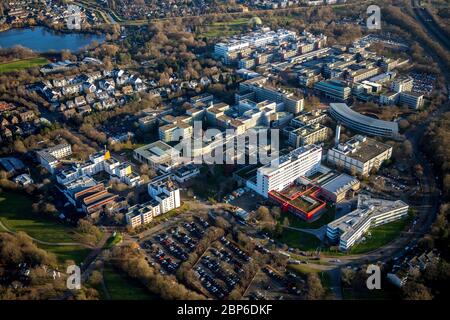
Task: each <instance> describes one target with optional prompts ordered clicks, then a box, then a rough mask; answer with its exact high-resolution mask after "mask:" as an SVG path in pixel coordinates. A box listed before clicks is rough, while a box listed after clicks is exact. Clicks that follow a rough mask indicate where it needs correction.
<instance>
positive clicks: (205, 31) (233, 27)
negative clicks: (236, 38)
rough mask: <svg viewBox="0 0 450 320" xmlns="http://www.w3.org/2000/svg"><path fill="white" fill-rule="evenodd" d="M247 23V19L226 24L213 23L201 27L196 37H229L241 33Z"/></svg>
mask: <svg viewBox="0 0 450 320" xmlns="http://www.w3.org/2000/svg"><path fill="white" fill-rule="evenodd" d="M248 21H249V19H247V18H239V19H234V20H232V21H227V22H214V23H212V24H209V25H205V26H203V27H202V31H201V32H200V33H199V35H198V36H199V37H201V38H218V37H229V36H232V35H235V34H238V33H241V32H242V31H243V30H244V27H246V26H247V25H248Z"/></svg>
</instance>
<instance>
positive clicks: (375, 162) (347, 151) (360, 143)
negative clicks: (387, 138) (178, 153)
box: [327, 134, 392, 176]
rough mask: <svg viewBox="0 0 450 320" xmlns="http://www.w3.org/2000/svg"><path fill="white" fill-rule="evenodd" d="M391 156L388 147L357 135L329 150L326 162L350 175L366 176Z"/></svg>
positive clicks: (389, 147)
mask: <svg viewBox="0 0 450 320" xmlns="http://www.w3.org/2000/svg"><path fill="white" fill-rule="evenodd" d="M391 156H392V147H391V146H390V145H387V144H384V143H381V142H378V141H376V140H374V139H369V138H367V137H365V136H362V135H359V134H358V135H356V136H354V137H353V138H351V139H350V140H348V141H347V142H345V143H340V144H338V145H337V146H336V147H334V148H332V149H329V150H328V154H327V161H328V163H331V164H334V165H335V166H337V167H339V168H342V169H345V170H347V171H348V172H350V173H351V174H352V175H356V174H358V175H361V176H368V175H369V174H370V171H371V170H372V169H378V168H379V167H380V166H381V164H382V163H383V161H385V160H388V159H390V158H391Z"/></svg>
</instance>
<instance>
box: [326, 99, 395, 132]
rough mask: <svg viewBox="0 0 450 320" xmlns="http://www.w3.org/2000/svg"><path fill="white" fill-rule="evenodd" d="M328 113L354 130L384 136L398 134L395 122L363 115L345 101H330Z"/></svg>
mask: <svg viewBox="0 0 450 320" xmlns="http://www.w3.org/2000/svg"><path fill="white" fill-rule="evenodd" d="M329 113H330V115H331V117H333V119H334V120H336V121H337V122H339V123H342V124H343V125H344V126H345V127H346V128H348V129H350V130H353V131H356V132H360V133H363V134H367V135H370V136H379V137H386V138H396V137H397V136H398V134H399V133H398V123H397V122H394V121H384V120H379V119H375V118H372V117H369V116H365V115H363V114H360V113H358V112H356V111H354V110H352V109H350V108H349V106H347V104H345V103H330V108H329Z"/></svg>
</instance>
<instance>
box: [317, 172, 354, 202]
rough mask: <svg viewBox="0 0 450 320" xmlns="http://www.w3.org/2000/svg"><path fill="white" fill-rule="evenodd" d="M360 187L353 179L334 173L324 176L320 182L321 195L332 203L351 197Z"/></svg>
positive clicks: (343, 174) (346, 175)
mask: <svg viewBox="0 0 450 320" xmlns="http://www.w3.org/2000/svg"><path fill="white" fill-rule="evenodd" d="M360 185H361V183H360V182H359V180H358V179H356V178H355V177H352V176H350V175H348V174H345V173H341V174H337V173H336V172H334V171H331V172H329V173H327V174H325V175H324V177H322V179H321V180H320V189H321V195H322V196H324V197H325V198H326V199H327V200H329V201H331V202H334V203H338V202H341V201H342V200H345V199H346V198H347V197H348V198H351V197H353V196H354V193H355V192H356V191H357V190H359V188H360Z"/></svg>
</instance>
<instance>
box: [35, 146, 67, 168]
mask: <svg viewBox="0 0 450 320" xmlns="http://www.w3.org/2000/svg"><path fill="white" fill-rule="evenodd" d="M36 154H37V157H38V159H39V162H40V163H41V164H42V165H43V166H44V167H45V168H46V169H47V170H48V171H49V172H50V173H53V172H54V170H55V168H56V167H57V166H58V164H59V160H60V159H62V158H65V157H68V156H70V155H71V154H72V147H71V146H70V144H67V143H63V144H58V145H56V146H54V147H50V148H47V149H43V150H39V151H37V152H36Z"/></svg>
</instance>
